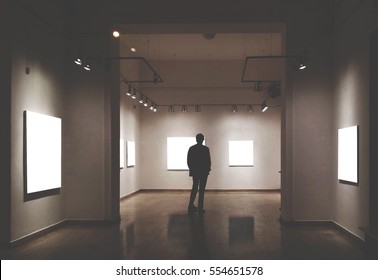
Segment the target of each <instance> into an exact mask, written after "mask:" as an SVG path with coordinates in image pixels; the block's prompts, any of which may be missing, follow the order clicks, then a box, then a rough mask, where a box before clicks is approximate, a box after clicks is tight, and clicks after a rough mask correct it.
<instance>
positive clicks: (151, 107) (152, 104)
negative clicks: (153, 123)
mask: <svg viewBox="0 0 378 280" xmlns="http://www.w3.org/2000/svg"><path fill="white" fill-rule="evenodd" d="M150 110H151V111H153V110H154V103H151V106H150Z"/></svg>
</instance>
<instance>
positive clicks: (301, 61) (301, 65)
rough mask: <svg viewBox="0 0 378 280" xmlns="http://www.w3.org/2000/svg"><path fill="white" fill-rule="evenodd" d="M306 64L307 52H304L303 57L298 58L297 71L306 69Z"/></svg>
mask: <svg viewBox="0 0 378 280" xmlns="http://www.w3.org/2000/svg"><path fill="white" fill-rule="evenodd" d="M307 63H308V54H307V50H305V51H304V53H303V55H301V56H300V57H299V61H298V69H299V70H303V69H306V68H307Z"/></svg>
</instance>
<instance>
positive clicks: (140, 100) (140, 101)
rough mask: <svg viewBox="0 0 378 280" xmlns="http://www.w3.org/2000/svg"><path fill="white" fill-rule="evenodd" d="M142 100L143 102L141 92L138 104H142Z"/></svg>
mask: <svg viewBox="0 0 378 280" xmlns="http://www.w3.org/2000/svg"><path fill="white" fill-rule="evenodd" d="M143 102H144V99H143V95H142V94H141V95H140V99H139V103H140V104H143Z"/></svg>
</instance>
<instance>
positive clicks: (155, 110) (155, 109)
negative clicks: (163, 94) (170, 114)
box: [152, 104, 157, 113]
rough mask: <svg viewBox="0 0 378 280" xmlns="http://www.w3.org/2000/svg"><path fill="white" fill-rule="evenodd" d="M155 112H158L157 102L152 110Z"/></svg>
mask: <svg viewBox="0 0 378 280" xmlns="http://www.w3.org/2000/svg"><path fill="white" fill-rule="evenodd" d="M152 111H153V112H154V113H156V112H157V108H156V104H154V109H153V110H152Z"/></svg>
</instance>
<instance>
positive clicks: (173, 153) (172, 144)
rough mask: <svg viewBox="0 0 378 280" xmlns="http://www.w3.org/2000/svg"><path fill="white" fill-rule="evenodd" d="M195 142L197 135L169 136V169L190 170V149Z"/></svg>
mask: <svg viewBox="0 0 378 280" xmlns="http://www.w3.org/2000/svg"><path fill="white" fill-rule="evenodd" d="M195 144H197V142H196V138H195V137H167V169H168V170H189V168H188V164H187V156H188V150H189V148H190V147H191V146H193V145H195Z"/></svg>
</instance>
